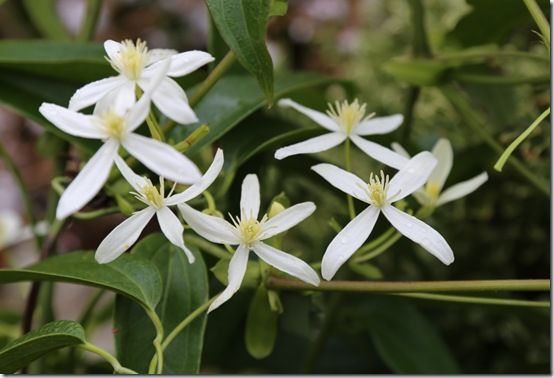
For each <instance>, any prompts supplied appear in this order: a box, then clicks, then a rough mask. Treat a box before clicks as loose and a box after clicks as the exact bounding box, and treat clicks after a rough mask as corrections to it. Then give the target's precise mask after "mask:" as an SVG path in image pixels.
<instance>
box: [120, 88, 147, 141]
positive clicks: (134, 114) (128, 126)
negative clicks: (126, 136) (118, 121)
mask: <svg viewBox="0 0 554 378" xmlns="http://www.w3.org/2000/svg"><path fill="white" fill-rule="evenodd" d="M150 100H151V99H150V97H148V96H147V95H146V94H143V95H142V96H141V98H140V99H139V100H138V101H137V102H136V104H134V105H133V106H132V107H131V108H130V109H129V111H128V112H127V113H126V114H125V130H126V131H127V132H129V133H130V132H133V131H135V130H136V129H137V128H138V127H139V126H140V125H142V123H143V122H144V120H145V119H146V117H147V116H148V112H150Z"/></svg>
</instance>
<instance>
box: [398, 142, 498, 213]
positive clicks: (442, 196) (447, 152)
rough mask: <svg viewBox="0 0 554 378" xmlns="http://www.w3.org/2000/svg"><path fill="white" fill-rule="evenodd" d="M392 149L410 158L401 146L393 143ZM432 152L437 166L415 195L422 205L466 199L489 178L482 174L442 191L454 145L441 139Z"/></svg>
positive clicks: (450, 166)
mask: <svg viewBox="0 0 554 378" xmlns="http://www.w3.org/2000/svg"><path fill="white" fill-rule="evenodd" d="M392 149H393V150H395V151H396V152H398V153H399V154H401V155H403V156H406V157H407V158H410V155H409V154H408V152H407V151H406V150H405V149H404V148H403V147H402V146H401V145H400V144H398V143H393V144H392ZM431 152H432V153H433V155H434V156H435V157H436V158H437V161H438V163H437V166H436V167H435V169H434V170H433V172H432V173H431V176H429V180H427V183H426V184H425V186H424V187H423V188H421V189H418V190H416V191H415V192H414V193H413V195H414V197H415V198H416V199H417V201H418V202H419V203H420V204H422V205H432V206H441V205H444V204H445V203H448V202H451V201H454V200H457V199H459V198H462V197H465V196H467V195H468V194H470V193H472V192H474V191H476V190H477V189H478V188H479V187H480V186H481V185H483V184H484V183H485V182H486V181H487V180H488V178H489V175H488V174H487V172H482V173H481V174H479V175H477V176H475V177H473V178H471V179H469V180H466V181H462V182H460V183H458V184H455V185H452V186H451V187H450V188H448V189H446V190H445V191H442V189H443V187H444V183H445V182H446V179H447V178H448V175H449V174H450V171H451V170H452V160H453V159H452V156H453V153H452V145H451V144H450V142H449V141H448V139H444V138H441V139H439V140H438V141H437V143H435V145H434V146H433V149H432V150H431Z"/></svg>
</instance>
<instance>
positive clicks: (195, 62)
mask: <svg viewBox="0 0 554 378" xmlns="http://www.w3.org/2000/svg"><path fill="white" fill-rule="evenodd" d="M213 61H214V57H213V56H211V55H210V54H208V53H207V52H204V51H198V50H192V51H186V52H182V53H180V54H177V55H173V56H172V57H171V65H170V66H169V70H168V71H167V74H168V75H169V76H173V77H180V76H185V75H188V74H189V73H191V72H193V71H196V70H197V69H199V68H200V67H202V66H204V65H206V64H208V63H210V62H213Z"/></svg>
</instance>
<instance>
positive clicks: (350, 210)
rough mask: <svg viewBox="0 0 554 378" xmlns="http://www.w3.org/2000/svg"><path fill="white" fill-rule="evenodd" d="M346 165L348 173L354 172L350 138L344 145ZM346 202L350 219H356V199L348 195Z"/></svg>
mask: <svg viewBox="0 0 554 378" xmlns="http://www.w3.org/2000/svg"><path fill="white" fill-rule="evenodd" d="M344 164H345V167H346V170H347V171H348V172H352V161H351V158H350V138H346V142H345V144H344ZM346 202H347V203H348V215H349V216H350V219H354V218H355V217H356V210H354V199H353V198H352V197H351V196H350V195H348V194H347V195H346Z"/></svg>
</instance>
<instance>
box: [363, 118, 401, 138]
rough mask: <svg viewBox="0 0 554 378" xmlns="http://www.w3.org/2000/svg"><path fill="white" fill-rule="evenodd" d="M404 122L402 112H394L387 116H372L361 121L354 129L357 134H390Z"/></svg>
mask: <svg viewBox="0 0 554 378" xmlns="http://www.w3.org/2000/svg"><path fill="white" fill-rule="evenodd" d="M402 122H404V117H403V116H402V114H394V115H391V116H387V117H378V118H371V119H368V120H367V121H363V122H361V123H360V124H359V125H358V126H357V127H356V128H355V129H354V130H353V131H354V133H355V134H357V135H378V134H388V133H390V132H391V131H394V130H396V129H397V128H398V126H400V125H401V124H402Z"/></svg>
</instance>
